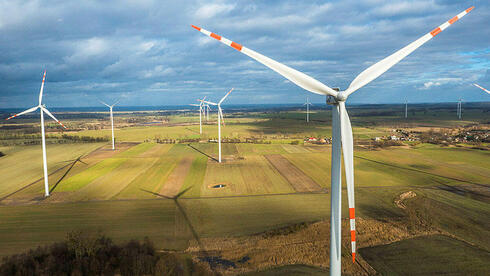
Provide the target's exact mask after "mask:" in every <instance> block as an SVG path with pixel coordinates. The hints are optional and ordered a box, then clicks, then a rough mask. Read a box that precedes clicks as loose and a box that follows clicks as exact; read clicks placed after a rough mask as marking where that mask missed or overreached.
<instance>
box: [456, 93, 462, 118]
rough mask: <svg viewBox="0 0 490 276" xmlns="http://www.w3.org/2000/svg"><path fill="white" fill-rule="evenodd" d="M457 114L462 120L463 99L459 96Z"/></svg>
mask: <svg viewBox="0 0 490 276" xmlns="http://www.w3.org/2000/svg"><path fill="white" fill-rule="evenodd" d="M456 112H457V115H458V119H460V120H461V118H462V117H463V99H461V98H459V101H458V109H457V111H456Z"/></svg>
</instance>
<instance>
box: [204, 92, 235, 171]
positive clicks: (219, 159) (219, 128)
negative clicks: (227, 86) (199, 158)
mask: <svg viewBox="0 0 490 276" xmlns="http://www.w3.org/2000/svg"><path fill="white" fill-rule="evenodd" d="M231 91H233V88H232V89H231V90H230V91H228V93H226V95H225V96H224V97H223V98H221V100H220V101H219V102H218V103H213V102H208V101H205V103H207V104H210V105H217V106H218V162H219V163H221V123H223V125H224V124H225V121H224V119H223V110H222V109H221V103H222V102H223V101H224V100H225V99H226V97H228V95H230V93H231Z"/></svg>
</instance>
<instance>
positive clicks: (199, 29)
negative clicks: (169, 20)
mask: <svg viewBox="0 0 490 276" xmlns="http://www.w3.org/2000/svg"><path fill="white" fill-rule="evenodd" d="M191 27H192V28H194V29H196V30H198V31H201V28H199V27H197V26H194V25H191Z"/></svg>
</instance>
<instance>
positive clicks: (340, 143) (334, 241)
mask: <svg viewBox="0 0 490 276" xmlns="http://www.w3.org/2000/svg"><path fill="white" fill-rule="evenodd" d="M472 9H473V7H471V8H468V9H466V10H465V11H463V12H461V13H459V14H458V15H456V16H455V17H453V18H452V19H450V20H449V21H447V22H445V23H444V24H442V25H440V26H439V27H437V28H435V29H434V30H432V31H431V32H429V33H427V34H426V35H424V36H422V37H420V38H419V39H417V40H415V41H414V42H412V43H410V44H409V45H407V46H405V47H404V48H402V49H401V50H399V51H397V52H395V53H393V54H392V55H390V56H388V57H386V58H384V59H383V60H381V61H379V62H377V63H375V64H373V65H372V66H370V67H369V68H367V69H366V70H364V71H363V72H362V73H361V74H359V75H358V76H357V77H356V78H355V79H354V80H353V81H352V82H351V84H350V85H349V87H348V88H347V89H346V90H345V91H336V90H334V89H332V88H330V87H328V86H326V85H324V84H323V83H321V82H319V81H318V80H316V79H314V78H312V77H310V76H308V75H306V74H304V73H301V72H299V71H297V70H295V69H293V68H291V67H288V66H286V65H284V64H282V63H279V62H277V61H275V60H273V59H271V58H268V57H266V56H264V55H262V54H259V53H257V52H255V51H253V50H251V49H249V48H246V47H244V46H242V45H241V44H238V43H236V42H233V41H231V40H229V39H227V38H224V37H221V36H219V35H217V34H215V33H211V32H209V31H207V30H205V29H202V28H199V27H196V26H194V25H192V27H193V28H195V29H196V30H198V31H200V32H201V33H203V34H205V35H207V36H210V37H212V38H215V39H217V40H219V41H221V42H222V43H224V44H225V45H228V46H230V47H232V48H234V49H236V50H237V51H239V52H241V53H243V54H245V55H247V56H249V57H251V58H253V59H255V60H256V61H258V62H260V63H262V64H264V65H265V66H267V67H269V68H270V69H272V70H274V71H275V72H277V73H278V74H280V75H282V76H283V77H285V78H287V79H288V80H290V81H291V82H293V83H295V84H296V85H298V86H300V87H301V88H303V89H305V90H308V91H310V92H312V93H316V94H320V95H326V96H327V103H328V104H331V105H333V108H332V140H333V141H332V161H331V162H332V165H331V174H332V176H331V226H330V227H331V232H330V235H331V241H330V274H331V275H340V271H341V269H340V266H341V263H340V256H341V254H340V253H341V252H340V251H341V244H340V242H341V236H340V231H341V150H343V155H344V165H345V175H346V180H347V195H348V201H349V217H350V229H351V241H352V243H351V246H352V260H353V262H355V246H356V242H355V211H354V162H353V138H352V127H351V124H350V120H349V116H348V114H347V111H346V108H345V101H346V100H347V98H348V97H349V95H350V94H352V93H353V92H355V91H356V90H358V89H359V88H361V87H363V86H365V85H366V84H368V83H370V82H371V81H373V80H374V79H376V78H377V77H379V76H380V75H382V74H383V73H384V72H386V71H387V70H388V69H390V68H391V67H393V66H394V65H395V64H397V63H398V62H399V61H400V60H402V59H403V58H405V57H406V56H408V55H409V54H410V53H412V52H413V51H415V50H416V49H417V48H419V47H420V46H422V45H423V44H424V43H426V42H427V41H429V40H430V39H431V38H433V37H434V36H436V35H437V34H439V33H440V32H442V31H443V30H444V29H446V28H447V27H449V26H450V25H451V24H453V23H454V22H456V21H457V20H458V19H460V18H461V17H463V16H465V15H466V14H467V13H468V12H470V11H471V10H472Z"/></svg>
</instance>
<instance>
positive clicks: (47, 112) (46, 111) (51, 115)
mask: <svg viewBox="0 0 490 276" xmlns="http://www.w3.org/2000/svg"><path fill="white" fill-rule="evenodd" d="M41 109H42V110H43V111H44V112H45V113H46V114H48V115H49V117H51V118H53V120H55V121H56V122H57V123H58V124H60V126H62V127H63V128H65V129H66V127H65V125H63V124H62V123H61V122H60V121H59V120H58V119H56V117H54V115H53V114H51V112H49V110H47V109H46V108H44V107H41Z"/></svg>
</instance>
